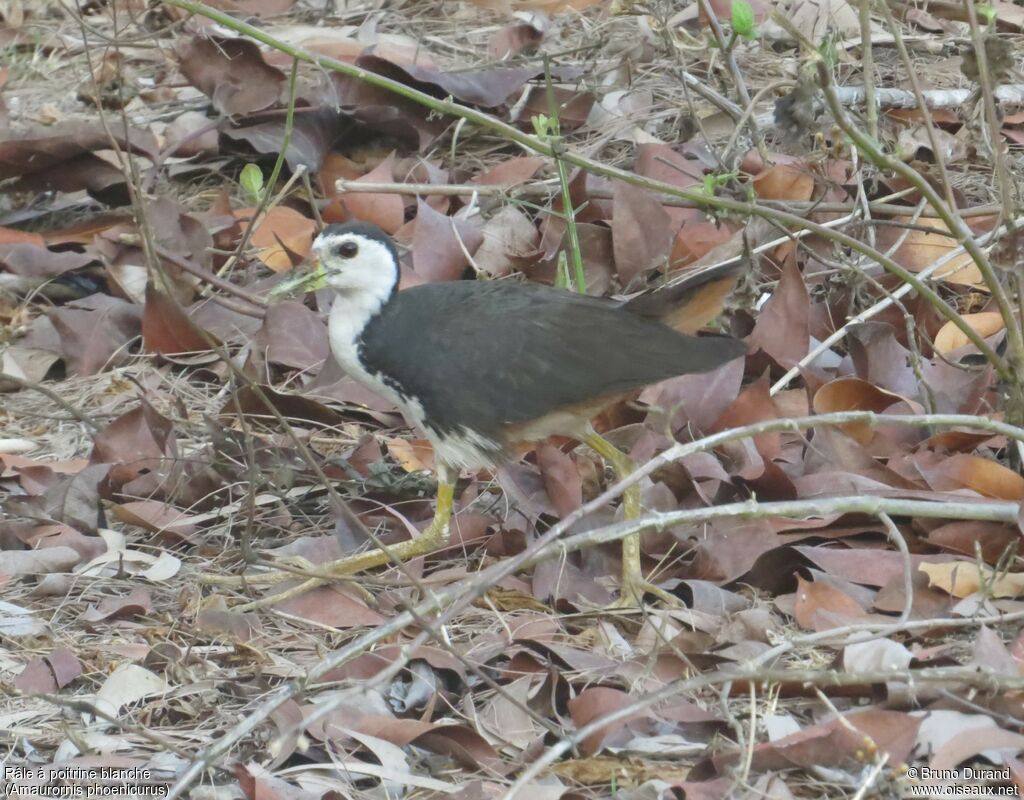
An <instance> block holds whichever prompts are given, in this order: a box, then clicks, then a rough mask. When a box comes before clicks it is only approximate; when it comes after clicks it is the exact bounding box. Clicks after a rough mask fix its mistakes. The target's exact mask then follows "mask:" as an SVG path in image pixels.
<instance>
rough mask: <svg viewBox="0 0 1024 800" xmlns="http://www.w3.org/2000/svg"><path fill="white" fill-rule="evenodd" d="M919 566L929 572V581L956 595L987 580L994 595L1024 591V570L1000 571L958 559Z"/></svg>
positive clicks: (970, 591)
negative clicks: (997, 573)
mask: <svg viewBox="0 0 1024 800" xmlns="http://www.w3.org/2000/svg"><path fill="white" fill-rule="evenodd" d="M917 568H918V570H919V571H921V572H923V573H925V574H926V575H927V576H928V585H929V586H935V587H938V588H939V589H942V590H943V591H944V592H946V593H948V594H951V595H952V596H953V597H967V596H969V595H972V594H974V593H975V592H977V591H978V590H979V589H981V587H982V585H983V584H984V586H985V588H986V590H987V591H988V592H990V593H991V596H992V597H1020V596H1021V595H1024V573H1022V572H1010V573H1000V574H999V575H998V576H997V575H996V574H995V572H994V571H993V570H991V569H989V568H988V567H984V568H981V567H979V566H978V565H977V564H976V563H974V562H973V561H954V562H951V563H947V564H920V565H918V567H917Z"/></svg>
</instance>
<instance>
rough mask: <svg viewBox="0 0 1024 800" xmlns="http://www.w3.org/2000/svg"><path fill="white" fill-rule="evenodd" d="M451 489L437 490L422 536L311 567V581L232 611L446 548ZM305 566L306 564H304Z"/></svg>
mask: <svg viewBox="0 0 1024 800" xmlns="http://www.w3.org/2000/svg"><path fill="white" fill-rule="evenodd" d="M454 488H455V487H454V485H453V484H451V483H448V482H442V483H441V484H440V485H439V486H438V493H437V509H436V511H435V512H434V519H433V521H431V523H430V525H429V526H428V527H427V528H426V530H424V531H423V533H421V534H420V535H419V536H417V537H416V538H415V539H410V540H409V541H406V542H399V543H398V544H393V545H388V546H387V547H386V548H380V549H375V550H370V551H368V552H366V553H359V554H358V555H354V556H346V557H345V558H340V559H338V560H337V561H331V562H329V563H327V564H321V565H319V567H313V568H312V569H311V570H310V571H309V572H310V573H312V574H313V576H314V577H310V578H309V579H308V580H305V581H303V582H302V583H300V584H298V585H297V586H293V587H291V588H289V589H285V590H284V591H282V592H277V593H275V594H272V595H268V596H267V597H262V598H260V599H259V600H253V601H251V602H249V603H245V604H243V605H241V606H236V607H235V608H234V609H233V610H235V611H243V612H244V611H252V610H254V609H257V608H263V607H265V606H269V605H276V604H277V603H281V602H283V601H285V600H290V599H291V598H293V597H298V596H299V595H301V594H305V593H306V592H308V591H310V590H312V589H316V588H318V587H320V586H324V585H325V584H328V583H331V582H332V581H334V580H338V579H341V578H345V577H347V576H350V575H354V574H356V573H359V572H365V571H366V570H368V569H373V568H374V567H381V566H384V565H385V564H399V563H402V562H404V561H408V560H409V559H412V558H417V557H419V556H425V555H427V554H428V553H432V552H434V551H435V550H438V549H440V548H442V547H444V546H445V545H446V544H448V541H449V538H450V535H451V527H450V522H451V517H452V506H453V501H454ZM306 563H307V564H308V562H306ZM268 574H269V573H268ZM277 575H284V576H285V578H283V579H278V578H277ZM260 577H263V578H264V582H267V581H266V577H267V576H260ZM295 577H296V575H295V573H288V572H282V573H277V574H276V575H275V580H274V581H272V582H273V583H279V582H280V580H284V579H287V578H295Z"/></svg>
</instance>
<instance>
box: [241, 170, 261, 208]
mask: <svg viewBox="0 0 1024 800" xmlns="http://www.w3.org/2000/svg"><path fill="white" fill-rule="evenodd" d="M238 182H239V183H241V184H242V189H244V190H245V193H246V194H247V195H248V196H249V199H250V200H251V201H252V202H253V204H256V203H259V202H260V200H262V199H263V170H261V169H260V168H259V167H257V166H256V165H255V164H246V165H245V166H244V167H242V174H241V175H239V176H238Z"/></svg>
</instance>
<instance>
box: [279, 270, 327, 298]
mask: <svg viewBox="0 0 1024 800" xmlns="http://www.w3.org/2000/svg"><path fill="white" fill-rule="evenodd" d="M326 285H327V273H326V272H325V271H324V268H323V266H322V265H320V264H317V265H316V266H315V267H313V268H312V269H305V270H292V274H290V275H289V276H288V277H286V278H285V279H284V280H283V281H281V282H280V283H279V284H277V286H275V287H274V288H273V289H271V290H270V292H269V293H268V294H267V297H268V298H270V299H271V300H276V299H279V298H282V297H294V296H295V295H298V294H305V293H306V292H313V291H316V290H317V289H323V288H324V286H326Z"/></svg>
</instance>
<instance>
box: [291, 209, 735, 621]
mask: <svg viewBox="0 0 1024 800" xmlns="http://www.w3.org/2000/svg"><path fill="white" fill-rule="evenodd" d="M311 255H312V261H313V264H314V267H313V269H312V270H310V271H308V272H305V273H300V274H299V275H298V276H296V277H293V278H291V279H286V280H285V281H283V282H282V283H281V284H279V285H278V287H277V288H276V289H274V290H272V292H271V295H272V296H273V297H280V296H294V295H295V294H297V293H299V292H303V291H311V290H315V289H322V288H327V289H330V290H332V291H333V294H334V297H333V303H332V305H331V308H330V311H329V314H328V323H327V331H328V340H329V342H330V351H331V353H332V355H333V357H334V358H335V360H336V361H337V362H338V364H339V365H340V366H341V368H342V369H343V370H344V371H345V372H346V373H347V374H348V375H350V376H351V377H352V378H354V379H355V380H357V381H358V382H359V383H361V384H363V385H364V386H366V387H367V388H368V389H370V390H372V391H374V392H376V393H377V394H379V395H380V396H382V397H384V398H386V399H387V400H389V401H391V402H393V403H394V404H395V405H396V406H398V407H399V408H400V409H402V411H403V412H404V413H405V414H406V416H407V418H408V419H409V420H410V421H412V422H413V423H415V425H416V426H417V427H418V428H420V429H421V430H422V432H423V433H424V434H425V435H426V438H427V439H428V440H429V441H430V443H431V445H432V446H433V449H434V456H435V458H434V462H435V470H436V472H437V484H438V489H437V499H436V506H435V512H434V516H433V520H432V521H431V523H430V524H429V526H428V527H427V528H426V529H425V530H424V531H423V532H422V533H421V534H420V535H419V536H417V537H416V538H415V539H411V540H408V541H405V542H401V543H399V544H396V545H390V546H389V547H388V548H387V552H385V551H384V550H374V551H369V552H366V553H361V554H356V555H353V556H349V557H347V558H344V559H341V560H339V561H336V562H334V563H333V564H330V565H328V566H327V571H328V572H330V573H331V574H336V575H350V574H353V573H357V572H363V571H365V570H367V569H371V568H373V567H377V566H382V565H385V564H388V563H391V559H392V558H395V559H400V560H402V561H405V560H408V559H411V558H415V557H418V556H423V555H427V554H429V553H431V552H433V551H435V550H437V549H440V548H442V547H444V546H446V545H447V544H448V542H449V540H450V523H451V517H452V512H453V505H454V490H455V484H456V481H457V480H458V478H459V476H460V474H461V472H462V471H463V470H468V471H475V470H479V469H483V468H492V469H493V468H495V467H497V466H500V465H501V464H502V463H504V462H506V461H508V460H509V459H510V458H512V457H514V454H515V453H516V452H517V447H519V446H521V445H522V444H524V443H534V442H539V441H541V440H543V439H546V438H547V437H549V436H552V435H561V436H565V437H569V438H571V439H575V440H577V441H579V442H582V443H585V444H586V445H588V446H589V447H590V448H591V449H592V450H594V451H595V452H596V453H597V454H598V455H599V456H601V457H602V458H603V459H604V460H605V461H606V462H608V463H609V465H610V466H611V467H612V469H613V471H614V473H615V475H616V477H617V478H619V479H622V478H625V477H626V476H627V475H628V474H629V473H631V472H632V471H633V470H634V469H635V465H634V464H633V463H632V461H631V460H630V458H629V457H628V455H627V454H626V453H624V452H622V451H621V450H619V449H618V448H617V447H616V446H615V445H614V444H612V443H611V442H610V441H609V440H608V439H606V438H605V437H603V436H601V435H600V434H599V433H597V431H596V430H595V429H594V427H593V425H592V424H591V423H592V420H593V418H594V417H595V416H597V415H598V414H599V413H600V412H601V411H603V410H604V409H606V408H608V407H609V406H611V405H613V404H614V403H616V402H618V401H620V400H622V399H624V398H626V397H629V396H630V395H631V394H632V393H634V392H636V391H637V390H638V389H640V388H642V387H644V386H647V385H650V384H653V383H656V382H658V381H661V380H664V379H667V378H672V377H675V376H679V375H686V374H693V373H702V372H707V371H709V370H712V369H715V368H717V367H719V366H721V365H723V364H725V363H726V362H729V361H731V360H733V359H737V358H740V357H742V356H743V355H745V353H746V346H745V345H744V344H743V342H741V341H740V340H738V339H735V338H732V337H729V336H725V335H707V336H697V335H695V334H696V333H697V331H698V329H700V328H702V327H703V326H705V325H706V324H707V323H708V322H710V321H711V320H712V319H714V318H715V317H717V316H718V315H719V314H720V313H721V311H722V308H723V304H724V303H725V301H726V299H727V297H728V295H729V294H730V293H731V292H732V290H733V289H734V288H735V285H736V283H737V281H738V279H739V276H740V274H741V272H742V271H743V269H742V267H743V265H742V264H737V263H729V264H723V265H720V266H717V267H712V268H709V269H705V270H698V271H694V272H693V273H692V274H691V275H688V276H686V277H685V278H684V279H683V280H681V281H679V282H678V283H676V284H675V285H673V286H669V287H663V288H660V289H655V290H652V291H648V292H645V293H641V294H638V295H636V296H635V297H633V298H631V299H628V300H616V299H611V298H603V297H595V296H591V295H587V294H581V293H579V292H574V291H571V290H567V289H561V288H556V287H552V286H547V285H543V284H539V283H535V282H527V281H514V280H456V281H449V282H444V283H429V284H421V285H417V286H412V287H409V288H406V289H403V290H401V291H399V282H400V278H401V266H400V261H399V253H398V249H397V247H396V245H395V242H394V241H393V240H392V238H391V237H390V236H388V234H386V233H385V232H384V231H383V230H381V229H380V228H379V227H377V226H376V225H373V224H371V223H367V222H347V223H342V224H337V223H336V224H330V225H327V226H326V227H325V228H324V229H323V230H322V231H321V232H320V233H319V235H318V236H317V237H316V239H315V240H314V242H313V244H312V249H311ZM623 509H624V516H625V517H626V518H627V519H629V518H635V517H638V516H639V515H640V513H641V506H640V488H639V486H638V485H635V484H634V485H633V486H631V487H629V488H628V489H626V490H625V492H624V495H623ZM639 535H640V534H639V533H636V534H633V535H631V536H630V537H628V538H627V539H626V540H624V542H623V558H622V577H621V581H620V585H619V599H618V600H617V601H616V605H618V606H620V607H635V606H637V605H639V604H640V603H641V602H642V599H643V596H644V594H645V593H651V594H653V595H655V596H656V597H658V598H660V599H662V600H663V601H665V602H667V603H674V601H676V598H675V597H674V596H673V595H671V594H670V593H668V592H666V591H665V590H664V589H662V588H661V587H659V586H657V585H655V584H653V583H651V582H649V581H647V580H646V579H645V578H644V576H643V573H642V565H641V558H640V541H639Z"/></svg>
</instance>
